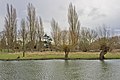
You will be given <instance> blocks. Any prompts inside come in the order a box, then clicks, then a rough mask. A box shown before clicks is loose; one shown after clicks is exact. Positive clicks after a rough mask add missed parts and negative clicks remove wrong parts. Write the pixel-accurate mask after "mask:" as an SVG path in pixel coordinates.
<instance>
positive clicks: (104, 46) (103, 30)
mask: <svg viewBox="0 0 120 80" xmlns="http://www.w3.org/2000/svg"><path fill="white" fill-rule="evenodd" d="M98 35H99V36H98V37H99V45H100V50H101V52H100V60H103V59H104V55H105V54H107V52H108V51H109V48H110V40H109V38H110V32H109V30H107V27H106V26H105V25H103V26H102V27H100V28H99V33H98Z"/></svg>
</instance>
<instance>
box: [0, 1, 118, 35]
mask: <svg viewBox="0 0 120 80" xmlns="http://www.w3.org/2000/svg"><path fill="white" fill-rule="evenodd" d="M71 2H72V3H73V5H75V7H76V11H77V13H78V16H79V20H80V23H81V26H82V27H89V28H95V27H98V26H100V25H102V24H105V25H107V26H108V27H111V29H112V30H115V31H119V30H120V16H119V15H120V0H0V31H2V30H3V28H4V17H5V15H6V4H7V3H9V4H12V5H13V7H15V8H16V10H17V20H18V26H19V24H20V20H21V18H26V15H27V5H28V3H32V4H33V5H34V6H35V8H36V13H37V16H41V17H42V20H43V23H44V27H45V31H46V32H48V33H50V28H51V27H50V21H51V19H52V18H54V19H55V20H56V21H58V23H59V25H60V27H62V29H66V28H67V27H68V26H69V25H68V20H67V13H68V6H69V3H71Z"/></svg>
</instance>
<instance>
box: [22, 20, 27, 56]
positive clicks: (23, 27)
mask: <svg viewBox="0 0 120 80" xmlns="http://www.w3.org/2000/svg"><path fill="white" fill-rule="evenodd" d="M20 34H21V37H22V49H23V57H25V51H26V49H25V41H26V37H27V33H26V23H25V20H24V19H22V20H21V30H20Z"/></svg>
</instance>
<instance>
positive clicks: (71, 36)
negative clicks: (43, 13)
mask: <svg viewBox="0 0 120 80" xmlns="http://www.w3.org/2000/svg"><path fill="white" fill-rule="evenodd" d="M68 23H69V26H68V27H69V29H68V30H67V29H65V30H62V29H61V26H59V24H58V22H57V21H55V19H52V20H51V34H49V35H51V36H48V35H47V34H45V33H44V25H43V22H42V19H41V17H40V16H37V15H36V9H35V7H34V6H33V5H32V4H31V3H29V4H28V5H27V16H26V18H23V19H21V25H20V28H19V29H18V25H17V14H16V9H15V8H14V7H13V6H12V5H9V4H7V14H6V16H5V25H4V30H3V31H1V32H0V50H1V51H8V52H16V51H23V57H24V56H25V52H26V51H31V52H33V51H41V52H42V51H45V50H50V51H52V50H53V51H64V52H65V58H66V59H67V58H68V54H69V52H70V51H83V52H87V51H99V50H103V49H105V47H109V50H110V51H112V50H113V49H114V48H115V49H120V45H119V44H120V42H119V39H120V37H119V36H111V32H110V31H109V30H107V26H105V25H102V26H101V27H99V28H98V29H90V28H86V27H81V25H80V21H79V18H78V14H77V12H76V8H75V6H73V5H72V3H70V4H69V8H68Z"/></svg>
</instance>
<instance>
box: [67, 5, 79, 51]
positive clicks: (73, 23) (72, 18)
mask: <svg viewBox="0 0 120 80" xmlns="http://www.w3.org/2000/svg"><path fill="white" fill-rule="evenodd" d="M68 23H69V32H70V44H71V45H72V46H73V50H74V49H75V48H76V46H77V44H78V42H79V34H80V22H79V19H78V15H77V12H76V9H75V6H73V5H72V3H70V5H69V8H68Z"/></svg>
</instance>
